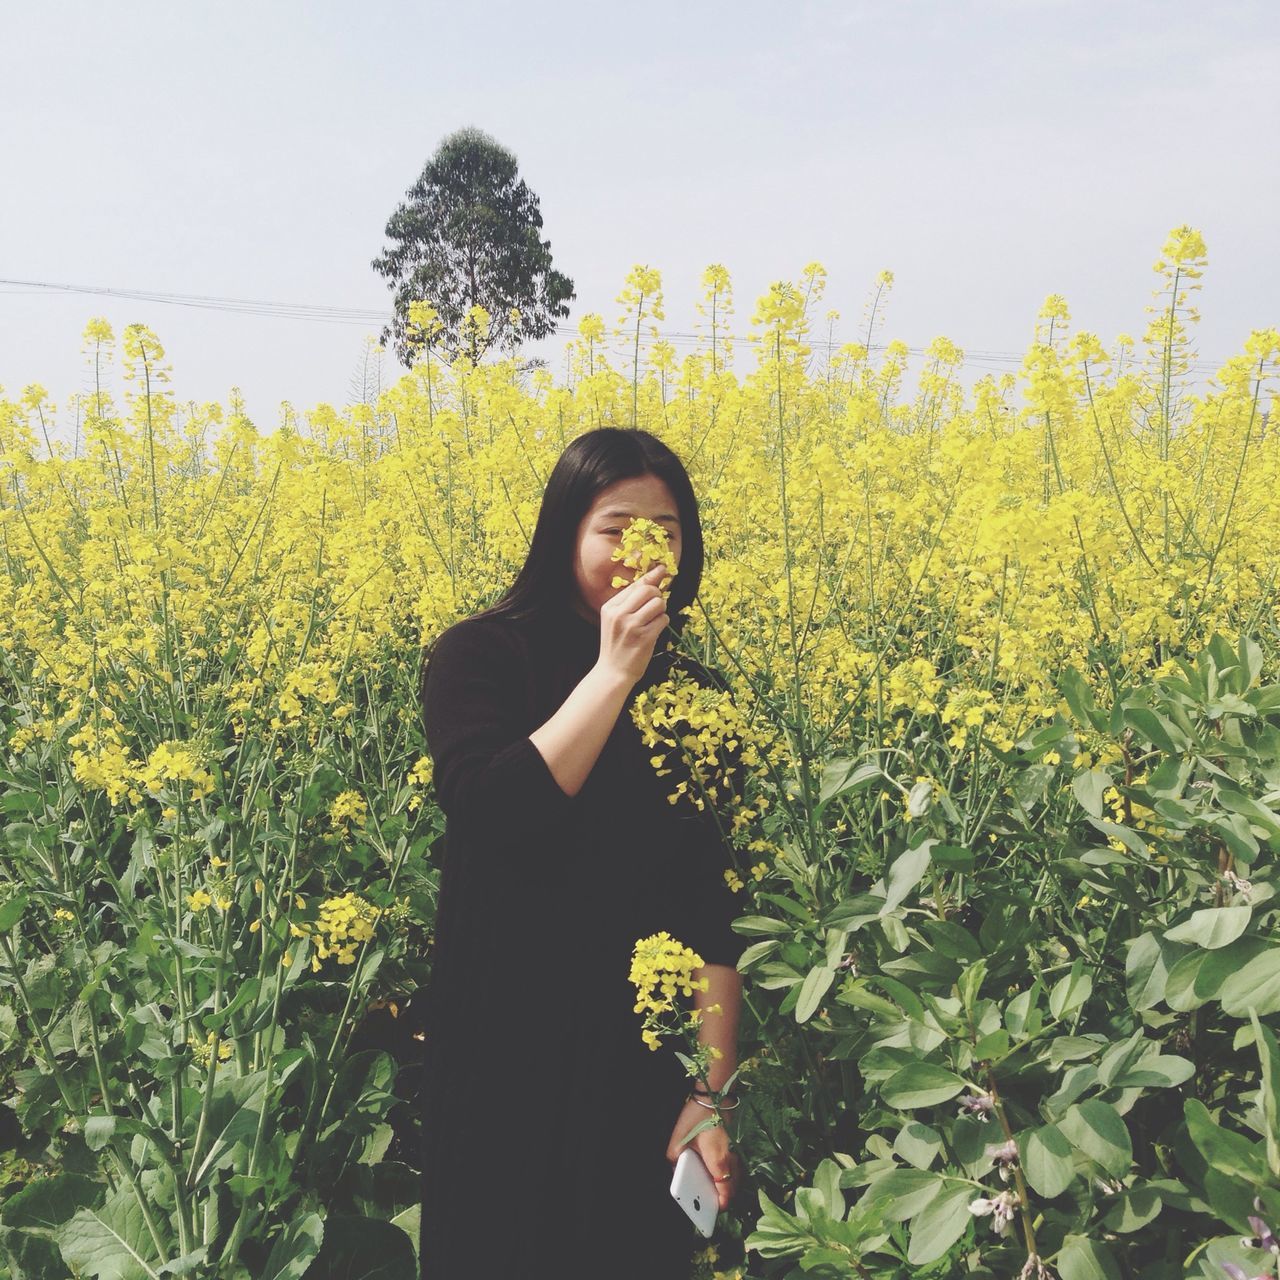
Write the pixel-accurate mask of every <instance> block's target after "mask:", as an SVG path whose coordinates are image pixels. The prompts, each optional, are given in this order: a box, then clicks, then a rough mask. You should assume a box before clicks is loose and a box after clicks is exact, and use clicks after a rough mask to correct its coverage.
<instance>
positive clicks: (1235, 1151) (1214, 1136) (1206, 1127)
mask: <svg viewBox="0 0 1280 1280" xmlns="http://www.w3.org/2000/svg"><path fill="white" fill-rule="evenodd" d="M1182 1114H1183V1115H1184V1116H1185V1117H1186V1121H1187V1133H1188V1134H1189V1135H1190V1138H1191V1141H1192V1142H1194V1143H1195V1144H1196V1149H1197V1150H1198V1151H1199V1152H1200V1154H1201V1155H1202V1156H1204V1158H1205V1160H1206V1161H1207V1162H1208V1163H1209V1164H1211V1165H1212V1166H1213V1167H1214V1168H1215V1169H1217V1171H1218V1172H1219V1173H1225V1174H1226V1175H1227V1177H1229V1178H1240V1179H1242V1180H1243V1181H1245V1182H1249V1183H1253V1184H1255V1185H1261V1184H1262V1183H1264V1182H1265V1181H1266V1180H1267V1164H1266V1161H1265V1160H1264V1159H1263V1158H1262V1154H1261V1148H1260V1147H1259V1146H1258V1145H1257V1144H1256V1143H1253V1142H1250V1141H1249V1139H1248V1138H1245V1137H1243V1136H1242V1135H1241V1134H1238V1133H1233V1132H1232V1131H1231V1130H1230V1129H1224V1128H1223V1127H1222V1126H1221V1125H1220V1124H1218V1123H1216V1122H1215V1121H1214V1119H1213V1117H1212V1116H1211V1115H1210V1114H1209V1109H1208V1108H1207V1107H1206V1106H1205V1105H1204V1103H1203V1102H1201V1101H1200V1100H1199V1099H1198V1098H1188V1099H1187V1100H1186V1101H1185V1102H1184V1103H1183V1104H1182Z"/></svg>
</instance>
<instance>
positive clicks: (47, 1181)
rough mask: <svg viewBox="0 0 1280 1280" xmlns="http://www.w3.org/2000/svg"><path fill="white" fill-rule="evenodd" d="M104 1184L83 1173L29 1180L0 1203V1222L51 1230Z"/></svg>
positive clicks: (83, 1206) (85, 1205) (95, 1195)
mask: <svg viewBox="0 0 1280 1280" xmlns="http://www.w3.org/2000/svg"><path fill="white" fill-rule="evenodd" d="M102 1191H103V1184H102V1183H101V1182H97V1181H95V1180H94V1179H93V1178H89V1177H86V1176H85V1175H84V1174H82V1173H54V1174H50V1176H49V1177H47V1178H39V1179H37V1180H36V1181H35V1182H29V1183H28V1184H27V1185H26V1186H25V1187H23V1188H22V1190H21V1191H18V1192H15V1193H14V1194H13V1195H11V1196H10V1197H9V1199H8V1200H6V1201H5V1202H4V1204H3V1206H2V1207H0V1223H3V1224H4V1226H6V1227H11V1228H15V1229H19V1230H25V1229H28V1228H33V1229H35V1230H38V1231H52V1230H53V1229H54V1228H55V1227H58V1226H60V1225H61V1224H62V1223H64V1222H66V1221H68V1220H69V1219H70V1218H72V1217H74V1216H75V1214H76V1213H77V1212H78V1211H79V1210H81V1209H88V1208H89V1207H90V1206H91V1205H92V1204H93V1203H94V1201H95V1200H97V1199H98V1197H99V1196H100V1195H101V1194H102Z"/></svg>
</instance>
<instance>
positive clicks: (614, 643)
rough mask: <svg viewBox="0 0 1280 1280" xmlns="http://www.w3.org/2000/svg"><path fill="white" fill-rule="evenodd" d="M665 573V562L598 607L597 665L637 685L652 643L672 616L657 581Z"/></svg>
mask: <svg viewBox="0 0 1280 1280" xmlns="http://www.w3.org/2000/svg"><path fill="white" fill-rule="evenodd" d="M666 576H667V569H666V567H665V566H664V565H661V564H656V565H654V566H653V567H652V568H651V569H650V570H649V571H648V573H645V574H642V575H641V576H640V577H639V578H637V579H636V580H635V581H634V582H629V583H628V584H627V585H626V586H625V587H622V588H621V589H620V590H619V591H618V594H617V595H615V596H610V598H609V599H608V600H606V601H605V602H604V604H602V605H601V606H600V659H599V663H598V665H600V666H602V667H605V668H607V669H609V670H610V671H614V672H616V673H618V674H619V675H621V676H624V677H626V678H627V679H629V680H630V682H631V683H632V684H637V683H639V681H640V680H641V679H642V678H643V677H644V673H645V670H646V669H647V668H648V666H649V663H650V661H651V660H652V659H653V646H654V644H655V643H656V642H657V639H658V637H659V636H660V635H661V634H662V633H663V631H664V630H665V629H666V627H667V624H668V623H669V622H670V621H671V619H670V618H669V617H668V616H667V602H666V601H665V600H664V599H663V598H662V592H661V591H659V590H658V583H659V582H661V581H662V579H663V578H664V577H666Z"/></svg>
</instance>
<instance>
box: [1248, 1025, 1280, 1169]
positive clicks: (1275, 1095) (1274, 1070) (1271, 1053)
mask: <svg viewBox="0 0 1280 1280" xmlns="http://www.w3.org/2000/svg"><path fill="white" fill-rule="evenodd" d="M1249 1021H1250V1022H1252V1023H1253V1037H1254V1044H1255V1045H1256V1046H1257V1049H1258V1067H1259V1072H1258V1075H1259V1082H1258V1105H1259V1106H1260V1107H1261V1109H1262V1119H1263V1122H1264V1123H1263V1126H1262V1127H1263V1134H1264V1137H1265V1139H1266V1144H1267V1164H1268V1165H1270V1166H1271V1172H1272V1174H1273V1175H1274V1176H1275V1177H1277V1178H1280V1048H1278V1047H1277V1045H1276V1038H1275V1036H1273V1035H1272V1034H1271V1028H1270V1027H1264V1026H1263V1025H1262V1023H1261V1022H1259V1021H1258V1015H1257V1014H1256V1013H1253V1012H1252V1011H1250V1014H1249Z"/></svg>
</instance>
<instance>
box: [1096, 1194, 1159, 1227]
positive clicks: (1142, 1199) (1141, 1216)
mask: <svg viewBox="0 0 1280 1280" xmlns="http://www.w3.org/2000/svg"><path fill="white" fill-rule="evenodd" d="M1163 1207H1164V1202H1163V1201H1162V1200H1161V1199H1160V1193H1159V1192H1158V1191H1157V1190H1156V1189H1155V1188H1154V1187H1150V1186H1146V1185H1139V1186H1134V1187H1128V1188H1127V1189H1126V1190H1125V1191H1124V1192H1123V1193H1122V1194H1121V1196H1120V1198H1119V1200H1117V1201H1116V1203H1115V1204H1114V1205H1113V1206H1112V1207H1111V1210H1110V1212H1108V1214H1107V1216H1106V1217H1105V1218H1104V1219H1103V1221H1104V1222H1105V1223H1106V1225H1107V1226H1108V1227H1110V1228H1111V1230H1112V1231H1116V1232H1119V1233H1120V1234H1121V1235H1127V1234H1129V1233H1130V1232H1133V1231H1140V1230H1141V1229H1142V1228H1143V1227H1145V1226H1146V1225H1147V1223H1148V1222H1151V1221H1152V1220H1153V1219H1154V1218H1155V1217H1157V1215H1158V1214H1159V1213H1160V1210H1161V1209H1162V1208H1163Z"/></svg>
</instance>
